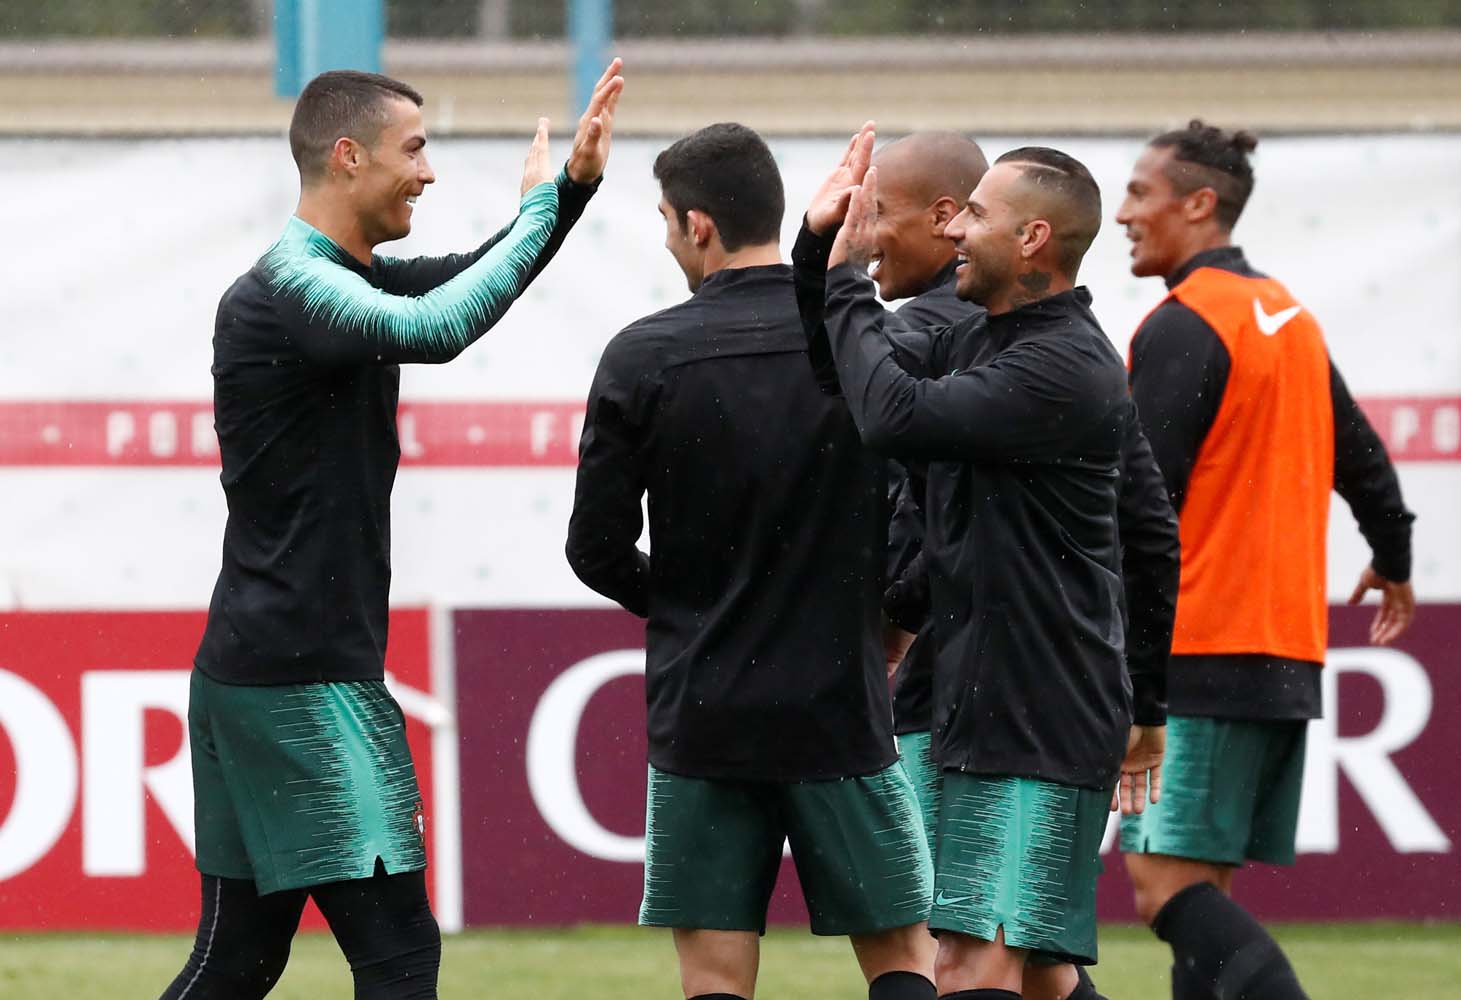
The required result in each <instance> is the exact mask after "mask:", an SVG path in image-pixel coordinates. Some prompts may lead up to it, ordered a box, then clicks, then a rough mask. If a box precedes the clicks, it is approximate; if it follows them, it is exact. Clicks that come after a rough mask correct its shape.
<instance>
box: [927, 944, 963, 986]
mask: <svg viewBox="0 0 1461 1000" xmlns="http://www.w3.org/2000/svg"><path fill="white" fill-rule="evenodd" d="M959 937H960V936H959V935H958V934H940V935H939V938H938V954H936V955H935V956H934V959H933V981H934V982H936V983H947V982H950V981H951V980H952V979H953V978H954V977H956V976H957V975H958V974H959V972H960V970H962V969H963V967H964V962H965V955H964V949H963V948H961V947H960V946H959V945H960V941H959Z"/></svg>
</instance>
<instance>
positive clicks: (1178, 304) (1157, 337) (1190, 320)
mask: <svg viewBox="0 0 1461 1000" xmlns="http://www.w3.org/2000/svg"><path fill="white" fill-rule="evenodd" d="M1216 335H1217V331H1216V330H1215V329H1214V328H1213V326H1212V324H1211V323H1209V322H1208V321H1207V320H1206V319H1205V318H1203V316H1202V315H1201V314H1200V313H1199V312H1198V311H1197V310H1196V309H1194V308H1193V307H1192V305H1191V304H1189V303H1187V302H1185V301H1183V300H1182V299H1181V298H1179V297H1178V296H1176V295H1173V294H1168V295H1167V297H1166V298H1164V299H1162V301H1161V302H1159V303H1158V304H1157V306H1156V308H1154V309H1153V310H1152V311H1151V312H1149V313H1147V314H1146V316H1145V318H1143V319H1142V321H1141V322H1140V323H1139V324H1138V325H1137V327H1136V333H1135V334H1134V335H1133V337H1132V348H1133V350H1136V349H1137V348H1138V345H1140V346H1141V347H1148V346H1151V345H1153V344H1157V343H1162V344H1164V345H1166V346H1169V347H1172V348H1174V349H1175V348H1177V347H1178V346H1179V342H1183V341H1186V340H1188V339H1191V338H1194V337H1197V338H1203V337H1213V336H1216Z"/></svg>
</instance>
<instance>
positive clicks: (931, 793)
mask: <svg viewBox="0 0 1461 1000" xmlns="http://www.w3.org/2000/svg"><path fill="white" fill-rule="evenodd" d="M931 744H932V741H931V734H929V733H904V734H903V735H902V736H899V737H898V754H899V756H900V757H901V758H902V760H903V769H904V770H905V771H907V772H908V780H909V781H911V782H913V794H914V795H916V796H918V810H919V813H920V815H922V817H923V832H924V833H926V834H927V835H928V852H929V856H930V857H932V856H933V849H934V836H933V835H934V832H935V831H936V830H937V829H938V807H939V799H940V797H941V796H942V794H943V775H942V774H941V773H939V767H938V765H937V764H935V763H934V760H933V747H932V745H931Z"/></svg>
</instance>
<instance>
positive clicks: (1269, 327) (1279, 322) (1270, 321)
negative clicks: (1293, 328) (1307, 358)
mask: <svg viewBox="0 0 1461 1000" xmlns="http://www.w3.org/2000/svg"><path fill="white" fill-rule="evenodd" d="M1303 310H1304V307H1303V306H1289V307H1288V308H1287V309H1284V310H1281V311H1279V312H1276V313H1274V314H1273V315H1272V316H1270V315H1268V313H1266V312H1264V311H1263V305H1262V304H1261V303H1260V302H1259V301H1258V300H1257V299H1254V300H1253V318H1254V319H1255V320H1257V321H1258V329H1259V330H1261V331H1262V332H1263V335H1264V336H1265V337H1272V336H1273V335H1274V334H1275V333H1277V332H1278V331H1279V330H1282V329H1283V326H1284V324H1285V323H1287V322H1288V321H1289V320H1291V319H1293V318H1294V317H1295V316H1297V315H1298V314H1299V313H1301V312H1303Z"/></svg>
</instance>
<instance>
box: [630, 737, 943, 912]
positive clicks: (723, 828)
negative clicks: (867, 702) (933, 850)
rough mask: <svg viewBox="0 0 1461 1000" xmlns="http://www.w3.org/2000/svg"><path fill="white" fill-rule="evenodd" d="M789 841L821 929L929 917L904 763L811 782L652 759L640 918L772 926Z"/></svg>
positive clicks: (924, 865)
mask: <svg viewBox="0 0 1461 1000" xmlns="http://www.w3.org/2000/svg"><path fill="white" fill-rule="evenodd" d="M785 841H789V842H790V843H791V854H792V858H793V859H794V860H795V862H796V870H797V875H798V876H799V878H800V880H801V885H802V894H803V896H804V897H805V898H806V902H807V910H808V911H809V912H810V914H811V925H812V933H813V934H871V933H874V932H877V931H882V930H887V929H889V928H893V927H904V926H907V925H909V924H916V923H918V922H919V921H922V920H925V919H927V917H928V901H929V894H930V892H931V891H932V881H931V880H932V870H931V866H930V864H929V858H928V843H927V841H926V839H925V838H924V835H923V824H922V822H921V821H920V820H919V816H918V803H917V801H916V800H915V798H914V795H913V788H912V786H911V785H909V783H908V776H907V775H906V774H905V773H904V771H903V766H902V765H901V764H898V763H894V764H892V765H890V766H888V767H887V768H884V769H883V770H881V771H879V772H877V773H876V774H870V775H867V776H865V777H857V778H840V779H836V780H832V781H803V782H768V781H724V780H717V779H710V778H690V777H685V776H682V775H678V774H670V773H668V772H665V771H661V770H659V769H658V768H656V767H654V766H653V765H651V766H650V768H649V793H648V795H647V796H646V800H645V858H644V903H643V905H642V906H641V907H640V910H639V922H640V923H641V924H644V925H646V926H651V927H681V928H688V929H696V930H735V931H757V932H760V933H765V931H766V907H767V904H768V903H769V902H770V900H771V891H772V889H773V888H775V885H776V873H777V869H778V868H779V867H780V866H781V847H782V844H783V842H785Z"/></svg>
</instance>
